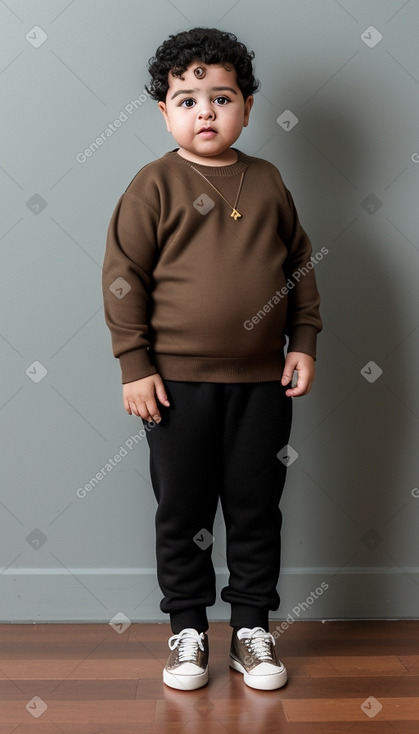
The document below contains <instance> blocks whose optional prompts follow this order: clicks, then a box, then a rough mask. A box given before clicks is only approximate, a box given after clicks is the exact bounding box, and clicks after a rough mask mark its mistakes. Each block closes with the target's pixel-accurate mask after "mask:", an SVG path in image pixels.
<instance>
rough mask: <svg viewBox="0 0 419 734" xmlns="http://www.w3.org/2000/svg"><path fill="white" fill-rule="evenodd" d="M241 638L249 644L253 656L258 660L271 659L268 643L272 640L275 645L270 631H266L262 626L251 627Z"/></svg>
mask: <svg viewBox="0 0 419 734" xmlns="http://www.w3.org/2000/svg"><path fill="white" fill-rule="evenodd" d="M242 640H243V642H244V643H245V644H246V645H249V646H250V651H251V652H252V654H253V655H254V656H255V657H257V658H258V659H260V660H272V653H271V650H270V644H269V643H270V642H271V641H272V642H273V644H274V645H275V639H274V637H273V635H271V633H270V632H266V631H265V630H264V629H262V627H253V629H252V630H250V633H249V635H248V636H247V635H246V637H244V638H242Z"/></svg>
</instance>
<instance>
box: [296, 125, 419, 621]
mask: <svg viewBox="0 0 419 734" xmlns="http://www.w3.org/2000/svg"><path fill="white" fill-rule="evenodd" d="M323 123H324V126H325V127H324V129H323V133H322V137H324V135H325V134H328V132H327V131H329V133H330V134H332V130H333V135H334V137H335V145H336V137H337V136H338V138H339V146H340V147H341V148H343V149H344V150H345V154H344V156H343V159H344V161H345V162H344V163H343V164H342V162H341V161H340V162H339V167H341V166H342V165H343V166H345V165H346V163H347V170H348V171H349V178H350V179H351V180H352V181H355V182H356V181H363V180H365V179H366V178H368V177H370V179H371V180H373V178H374V176H373V174H371V171H374V160H372V159H371V158H370V159H369V158H368V152H367V151H368V143H367V141H366V138H365V136H360V138H359V141H358V140H356V139H355V133H354V130H353V129H352V130H351V131H350V132H349V131H348V130H347V125H345V123H343V124H342V125H340V121H339V125H338V126H336V124H334V125H332V126H331V125H330V117H329V119H328V121H326V120H324V121H323V122H321V121H320V120H319V119H317V120H314V121H313V129H314V132H313V134H312V137H314V138H315V131H316V130H317V129H319V128H320V127H321V126H322V125H323ZM335 123H336V117H335ZM345 129H346V132H345ZM337 130H339V133H338V134H337V132H336V131H337ZM297 165H298V164H297ZM300 165H303V164H302V163H301V162H300ZM327 169H328V166H327V164H325V171H326V170H327ZM303 170H304V168H303ZM344 170H345V171H346V169H345V168H344ZM317 176H319V172H317ZM302 178H303V179H304V176H302ZM321 178H322V177H321V172H320V179H321ZM334 178H335V173H334V172H333V171H332V172H331V177H330V180H327V178H326V176H325V177H324V178H323V181H321V180H320V187H321V189H322V191H323V200H324V210H323V214H321V217H327V216H328V212H329V211H330V202H331V201H333V202H334V205H333V209H332V217H333V218H335V219H336V220H337V222H336V231H339V226H340V229H341V230H343V234H342V235H341V236H340V237H338V238H337V239H336V240H335V241H334V242H333V241H332V242H327V241H322V242H321V243H318V242H316V243H314V242H313V251H316V250H318V249H320V247H321V246H322V245H326V246H327V247H328V249H329V254H328V255H327V257H326V258H325V259H324V261H323V262H322V264H321V266H319V267H318V271H317V272H316V275H317V278H318V283H319V290H320V294H321V299H322V303H321V314H322V318H323V321H324V330H323V332H322V334H320V336H319V344H318V360H317V377H316V384H315V388H314V390H313V393H312V394H311V395H310V396H308V397H307V398H305V399H304V400H305V401H307V403H306V404H305V405H304V407H302V406H300V405H298V406H296V407H297V411H296V413H295V414H296V416H297V414H299V415H300V416H302V417H303V419H304V415H305V413H306V411H308V410H309V415H308V416H307V417H308V424H307V425H306V426H305V428H303V429H301V434H302V441H301V453H302V454H303V464H302V466H303V471H304V472H306V474H308V476H309V477H310V478H311V480H312V481H313V482H315V484H316V485H317V486H318V487H319V491H321V492H323V493H325V494H326V495H327V498H328V500H327V506H328V507H329V508H330V514H328V515H327V516H324V515H322V516H319V514H318V511H317V512H316V506H315V503H314V502H313V498H309V497H307V500H308V503H307V507H306V510H307V511H306V512H304V514H303V515H302V517H301V527H300V528H299V531H300V532H301V537H303V538H309V539H310V540H309V543H308V546H307V553H306V560H307V564H306V565H307V566H315V565H317V566H319V567H320V566H321V567H334V568H336V576H335V577H334V579H335V580H334V581H333V580H332V581H331V582H330V587H331V588H330V591H329V592H328V595H327V604H328V608H327V613H328V616H330V617H354V616H366V617H368V616H372V617H389V616H415V615H417V610H418V604H417V602H418V597H419V579H418V577H417V576H416V577H415V575H414V574H412V573H411V572H410V571H411V569H410V571H409V569H408V567H409V566H410V567H411V566H415V565H416V563H417V560H416V559H417V557H418V552H419V542H418V540H417V533H416V532H414V526H415V525H417V523H416V521H415V518H416V515H417V513H418V512H419V498H416V497H415V495H414V494H412V488H414V487H416V486H417V485H418V476H417V460H416V456H417V443H418V431H419V419H418V416H417V411H416V413H415V411H414V406H415V405H417V404H418V396H417V389H416V383H417V379H416V372H417V369H416V368H415V355H414V354H413V355H410V356H409V342H408V341H405V340H406V337H407V336H408V334H409V333H410V332H411V331H412V329H414V327H415V323H414V319H413V320H412V303H414V302H415V300H416V301H417V296H416V293H417V289H416V286H415V273H417V267H418V253H416V252H415V250H414V247H412V246H411V245H410V244H409V243H407V242H406V240H405V239H404V238H403V236H402V235H399V234H398V233H397V231H396V230H395V229H394V227H392V226H391V224H390V223H389V222H388V220H387V218H386V203H388V202H389V201H391V193H390V191H391V190H390V191H388V192H385V191H384V192H383V194H379V195H378V197H377V198H379V199H380V200H382V201H381V204H380V203H379V202H378V203H377V202H375V200H374V196H371V197H369V196H368V192H366V193H362V192H361V191H355V190H354V188H351V187H348V191H349V194H348V201H345V200H344V199H342V196H340V195H339V191H338V192H336V189H335V188H334ZM304 185H305V184H304ZM344 189H345V186H341V190H344ZM312 195H313V194H312V192H310V190H309V187H308V186H307V193H306V198H307V200H309V199H310V196H312ZM318 197H319V194H318V192H317V193H315V198H316V199H317V201H319V198H318ZM365 200H366V201H365ZM297 209H298V204H297ZM319 209H320V211H321V209H322V207H321V205H319ZM339 221H340V225H339ZM346 225H350V226H348V228H347V229H346V231H344V228H345V226H346ZM325 228H326V229H327V231H330V227H329V225H328V223H327V222H326V225H325ZM308 229H309V225H308V224H307V230H308ZM416 279H417V276H416ZM413 310H414V309H413ZM410 346H411V345H410ZM410 351H411V348H410ZM412 357H413V358H412ZM300 419H301V418H300V417H296V420H297V421H299V420H300ZM332 523H333V526H332ZM336 523H337V524H338V526H339V527H336ZM310 546H311V547H310ZM334 584H336V585H335V591H334V590H333V585H334Z"/></svg>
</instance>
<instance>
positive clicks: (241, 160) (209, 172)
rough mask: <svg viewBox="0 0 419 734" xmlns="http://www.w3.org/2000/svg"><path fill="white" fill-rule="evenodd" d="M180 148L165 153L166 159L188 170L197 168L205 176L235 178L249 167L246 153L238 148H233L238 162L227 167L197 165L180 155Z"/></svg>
mask: <svg viewBox="0 0 419 734" xmlns="http://www.w3.org/2000/svg"><path fill="white" fill-rule="evenodd" d="M178 150H179V148H175V149H174V150H170V151H169V152H168V153H165V155H164V157H165V158H166V157H167V158H170V159H171V160H174V161H177V162H178V163H180V164H181V165H184V166H187V167H188V168H196V169H197V171H199V172H200V173H202V174H204V176H235V175H236V174H237V173H242V172H243V171H245V170H246V169H247V168H248V167H249V161H248V160H247V156H246V154H245V153H242V152H241V150H238V149H237V148H232V150H234V151H235V152H236V153H237V160H236V162H235V163H229V164H228V165H226V166H205V165H204V164H202V163H195V162H194V161H190V160H188V159H187V158H183V156H181V155H179V153H178Z"/></svg>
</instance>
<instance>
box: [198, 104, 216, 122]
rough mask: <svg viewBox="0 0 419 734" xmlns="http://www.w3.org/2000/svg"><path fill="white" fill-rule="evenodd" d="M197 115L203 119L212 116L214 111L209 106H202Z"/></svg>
mask: <svg viewBox="0 0 419 734" xmlns="http://www.w3.org/2000/svg"><path fill="white" fill-rule="evenodd" d="M199 117H200V118H202V119H203V120H209V119H211V118H214V117H215V115H214V112H213V110H212V109H211V108H210V107H204V108H202V109H201V110H200V112H199Z"/></svg>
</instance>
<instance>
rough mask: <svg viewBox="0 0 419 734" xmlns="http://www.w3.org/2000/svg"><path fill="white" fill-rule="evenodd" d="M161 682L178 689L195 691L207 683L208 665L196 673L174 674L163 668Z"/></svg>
mask: <svg viewBox="0 0 419 734" xmlns="http://www.w3.org/2000/svg"><path fill="white" fill-rule="evenodd" d="M163 683H165V684H166V686H170V688H176V689H177V690H178V691H195V690H196V689H197V688H202V686H205V685H206V684H207V683H208V667H207V668H205V670H204V672H203V673H197V675H175V674H174V673H170V672H169V671H168V670H166V668H164V669H163Z"/></svg>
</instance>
